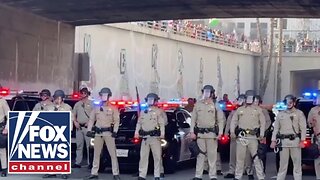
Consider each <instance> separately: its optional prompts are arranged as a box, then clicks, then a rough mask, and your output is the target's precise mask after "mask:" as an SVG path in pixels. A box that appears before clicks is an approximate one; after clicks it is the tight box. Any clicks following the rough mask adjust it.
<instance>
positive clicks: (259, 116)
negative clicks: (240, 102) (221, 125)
mask: <svg viewBox="0 0 320 180" xmlns="http://www.w3.org/2000/svg"><path fill="white" fill-rule="evenodd" d="M237 126H239V128H241V129H250V130H254V129H256V128H260V137H263V136H264V132H265V128H266V120H265V117H264V114H263V112H262V109H261V108H260V107H258V106H254V105H248V106H241V107H239V108H238V109H237V111H236V112H235V114H234V115H233V117H232V120H231V125H230V133H231V134H235V128H236V127H237Z"/></svg>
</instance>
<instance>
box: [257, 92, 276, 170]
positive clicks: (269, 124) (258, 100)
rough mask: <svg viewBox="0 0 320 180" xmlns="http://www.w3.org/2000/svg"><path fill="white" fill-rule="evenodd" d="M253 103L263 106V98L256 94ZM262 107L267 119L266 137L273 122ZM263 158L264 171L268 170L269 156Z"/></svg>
mask: <svg viewBox="0 0 320 180" xmlns="http://www.w3.org/2000/svg"><path fill="white" fill-rule="evenodd" d="M253 104H254V105H256V106H259V107H261V105H262V98H261V96H259V95H255V96H254V103H253ZM261 109H262V112H263V115H264V117H265V119H266V128H265V130H266V131H265V133H264V137H265V138H266V137H267V134H270V133H271V132H270V131H269V128H270V126H271V123H272V122H271V118H270V115H269V112H268V110H267V109H265V108H263V107H261ZM261 160H262V162H263V172H266V163H267V156H264V158H263V159H261Z"/></svg>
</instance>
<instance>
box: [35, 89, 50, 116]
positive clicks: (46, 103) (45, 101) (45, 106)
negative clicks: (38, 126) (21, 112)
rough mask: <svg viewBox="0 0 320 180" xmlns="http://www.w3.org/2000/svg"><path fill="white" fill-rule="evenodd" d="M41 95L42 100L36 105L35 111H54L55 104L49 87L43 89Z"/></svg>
mask: <svg viewBox="0 0 320 180" xmlns="http://www.w3.org/2000/svg"><path fill="white" fill-rule="evenodd" d="M39 95H40V98H41V102H39V103H37V104H36V105H35V106H34V108H33V111H53V110H54V106H53V103H52V101H51V92H50V91H49V90H48V89H43V90H42V91H41V92H40V93H39Z"/></svg>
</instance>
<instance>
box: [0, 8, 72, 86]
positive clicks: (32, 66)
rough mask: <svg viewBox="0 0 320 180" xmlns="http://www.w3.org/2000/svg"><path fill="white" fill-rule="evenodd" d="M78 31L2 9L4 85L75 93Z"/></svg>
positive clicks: (0, 68)
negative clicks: (75, 33) (74, 58)
mask: <svg viewBox="0 0 320 180" xmlns="http://www.w3.org/2000/svg"><path fill="white" fill-rule="evenodd" d="M73 53H74V27H72V26H69V25H66V24H62V23H59V22H56V21H51V20H48V19H44V18H41V17H39V16H35V15H32V14H29V13H26V12H22V11H19V10H16V9H12V8H8V7H4V6H0V83H1V84H2V85H3V86H8V87H10V88H11V89H28V90H41V89H42V88H49V89H51V90H55V89H58V88H61V89H63V90H66V91H71V90H72V88H73V82H74V73H73Z"/></svg>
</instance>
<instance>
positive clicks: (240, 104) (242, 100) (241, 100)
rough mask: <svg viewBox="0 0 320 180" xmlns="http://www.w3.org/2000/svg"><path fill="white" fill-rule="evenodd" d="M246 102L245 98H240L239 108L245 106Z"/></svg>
mask: <svg viewBox="0 0 320 180" xmlns="http://www.w3.org/2000/svg"><path fill="white" fill-rule="evenodd" d="M244 102H245V99H244V98H239V99H238V100H237V104H238V105H239V106H243V104H244Z"/></svg>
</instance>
